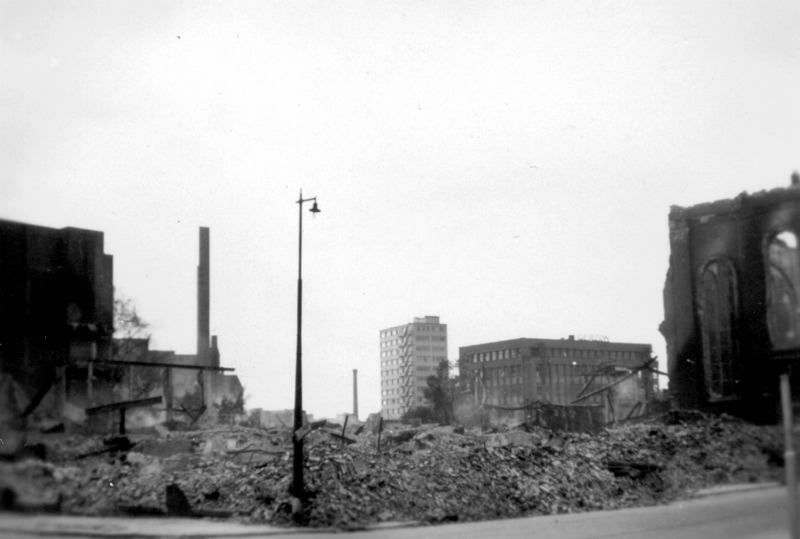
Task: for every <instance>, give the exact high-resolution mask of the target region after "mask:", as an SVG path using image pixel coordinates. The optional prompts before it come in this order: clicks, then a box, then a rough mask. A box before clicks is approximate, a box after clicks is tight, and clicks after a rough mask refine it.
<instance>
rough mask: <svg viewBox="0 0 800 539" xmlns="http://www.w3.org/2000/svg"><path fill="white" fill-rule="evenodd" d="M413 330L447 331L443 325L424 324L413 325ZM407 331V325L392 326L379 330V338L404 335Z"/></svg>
mask: <svg viewBox="0 0 800 539" xmlns="http://www.w3.org/2000/svg"><path fill="white" fill-rule="evenodd" d="M414 330H416V331H427V332H435V333H444V332H445V331H447V328H446V327H445V326H426V325H415V326H414ZM408 331H409V327H408V326H403V327H399V328H392V329H385V330H383V331H381V339H386V338H389V337H393V336H395V335H405V334H406V333H407V332H408Z"/></svg>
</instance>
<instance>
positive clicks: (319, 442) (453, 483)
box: [0, 413, 783, 529]
mask: <svg viewBox="0 0 800 539" xmlns="http://www.w3.org/2000/svg"><path fill="white" fill-rule="evenodd" d="M668 418H670V419H669V420H667V419H668ZM356 432H357V431H356V430H355V429H352V430H351V429H348V431H347V433H346V435H345V436H344V437H342V429H341V427H336V426H334V425H326V426H322V427H321V428H317V429H315V430H313V431H312V432H310V433H308V434H307V436H306V437H305V440H304V444H305V457H306V460H305V463H306V465H305V474H304V477H305V484H306V489H307V492H308V496H309V497H308V500H307V501H306V503H300V501H299V500H297V499H294V498H293V497H292V496H291V494H290V492H289V487H290V485H291V479H292V444H291V432H290V431H289V430H274V429H273V430H264V429H256V428H246V427H238V426H237V427H217V428H214V429H209V430H203V431H166V430H164V429H159V431H158V432H157V431H155V430H152V429H151V430H149V431H147V432H140V433H138V434H136V433H131V434H129V435H128V436H127V437H113V438H103V437H102V436H98V435H80V434H65V433H59V434H39V435H37V436H36V437H34V436H33V435H32V434H31V435H29V437H28V446H30V447H31V448H36V450H35V451H32V452H31V455H29V456H28V457H26V458H20V459H17V460H15V461H6V462H0V492H1V493H2V500H0V501H2V506H3V508H4V509H11V510H19V511H39V512H41V511H51V512H60V513H62V514H74V515H131V516H135V515H158V514H164V515H181V516H187V515H191V516H198V517H206V518H217V519H235V520H237V521H240V522H252V523H269V524H273V525H279V526H297V525H304V526H311V527H320V526H324V527H336V528H342V529H358V528H362V527H364V526H368V525H373V524H377V523H381V522H389V521H391V522H398V521H415V522H422V523H437V522H448V521H475V520H488V519H499V518H508V517H518V516H532V515H549V514H557V513H570V512H578V511H592V510H601V509H615V508H621V507H633V506H643V505H653V504H659V503H665V502H668V501H671V500H675V499H678V498H681V497H686V496H689V495H691V494H692V493H693V492H694V491H695V490H697V489H700V488H704V487H708V486H713V485H721V484H730V483H742V482H759V481H773V480H776V479H781V477H782V475H783V457H782V455H783V434H782V430H781V429H780V427H777V426H756V425H752V424H749V423H746V422H743V421H740V420H737V419H734V418H731V417H727V416H721V417H711V416H700V415H698V414H694V415H692V416H691V417H689V418H688V419H687V418H684V419H683V420H681V417H680V416H678V415H676V414H674V413H673V414H668V415H667V416H664V417H663V418H662V419H661V420H658V421H651V422H648V423H638V424H630V425H625V426H619V427H617V428H611V429H607V430H603V431H601V432H599V433H597V434H577V433H567V432H552V431H548V430H545V429H542V428H540V427H532V426H526V425H524V424H523V425H520V426H519V427H517V428H514V429H509V430H505V431H502V432H480V431H477V430H466V431H464V430H463V429H459V428H453V427H435V426H423V427H419V428H411V427H405V426H387V427H386V430H384V431H383V432H382V433H381V439H380V452H378V436H377V435H376V434H373V433H363V432H359V433H358V434H356Z"/></svg>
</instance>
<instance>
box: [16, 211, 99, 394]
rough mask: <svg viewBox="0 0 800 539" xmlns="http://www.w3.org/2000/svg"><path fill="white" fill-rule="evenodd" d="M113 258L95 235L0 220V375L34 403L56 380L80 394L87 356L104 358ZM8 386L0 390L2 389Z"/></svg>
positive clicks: (62, 389)
mask: <svg viewBox="0 0 800 539" xmlns="http://www.w3.org/2000/svg"><path fill="white" fill-rule="evenodd" d="M113 304H114V289H113V259H112V257H111V256H110V255H107V254H105V253H104V252H103V233H102V232H97V231H94V230H83V229H79V228H71V227H70V228H62V229H54V228H48V227H44V226H35V225H30V224H24V223H18V222H13V221H7V220H0V373H2V374H3V375H4V376H5V377H6V379H7V380H14V382H15V384H16V386H17V390H18V391H21V393H23V395H22V396H23V398H24V400H25V402H23V403H19V404H20V406H22V407H24V408H25V407H32V406H37V405H38V404H40V403H41V402H42V400H43V399H44V397H45V396H46V395H47V393H48V392H49V393H50V396H49V397H48V399H47V401H48V402H47V403H46V405H47V406H49V407H53V406H55V405H56V403H55V402H54V401H53V398H52V397H53V396H54V395H55V393H56V391H49V390H50V388H51V387H54V386H56V387H57V388H58V391H60V392H61V393H62V395H64V397H66V398H73V399H75V400H81V399H82V397H84V396H85V394H86V377H87V370H88V368H89V367H88V365H89V363H88V362H89V361H92V360H97V359H103V358H108V357H109V354H110V350H111V336H112V333H113ZM8 390H9V389H8V387H6V388H1V389H0V391H8Z"/></svg>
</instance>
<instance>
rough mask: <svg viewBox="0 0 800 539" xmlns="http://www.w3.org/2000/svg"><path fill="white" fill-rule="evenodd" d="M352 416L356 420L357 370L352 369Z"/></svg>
mask: <svg viewBox="0 0 800 539" xmlns="http://www.w3.org/2000/svg"><path fill="white" fill-rule="evenodd" d="M353 415H354V416H355V418H356V419H358V369H353Z"/></svg>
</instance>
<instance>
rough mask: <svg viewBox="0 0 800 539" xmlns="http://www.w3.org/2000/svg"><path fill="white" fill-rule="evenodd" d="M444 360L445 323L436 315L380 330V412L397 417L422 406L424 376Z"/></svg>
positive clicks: (426, 377) (424, 401)
mask: <svg viewBox="0 0 800 539" xmlns="http://www.w3.org/2000/svg"><path fill="white" fill-rule="evenodd" d="M442 360H447V324H440V323H439V317H438V316H424V317H422V318H414V321H413V322H412V323H411V324H406V325H403V326H397V327H393V328H389V329H384V330H382V331H381V414H382V415H383V417H385V418H386V419H399V418H400V417H401V416H402V415H403V414H404V413H406V412H407V411H408V410H410V409H411V408H412V407H414V406H425V405H427V404H428V402H427V401H426V400H425V397H424V396H423V390H424V388H425V387H427V379H428V377H429V376H432V375H433V374H435V373H436V366H437V365H438V364H439V362H441V361H442Z"/></svg>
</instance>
